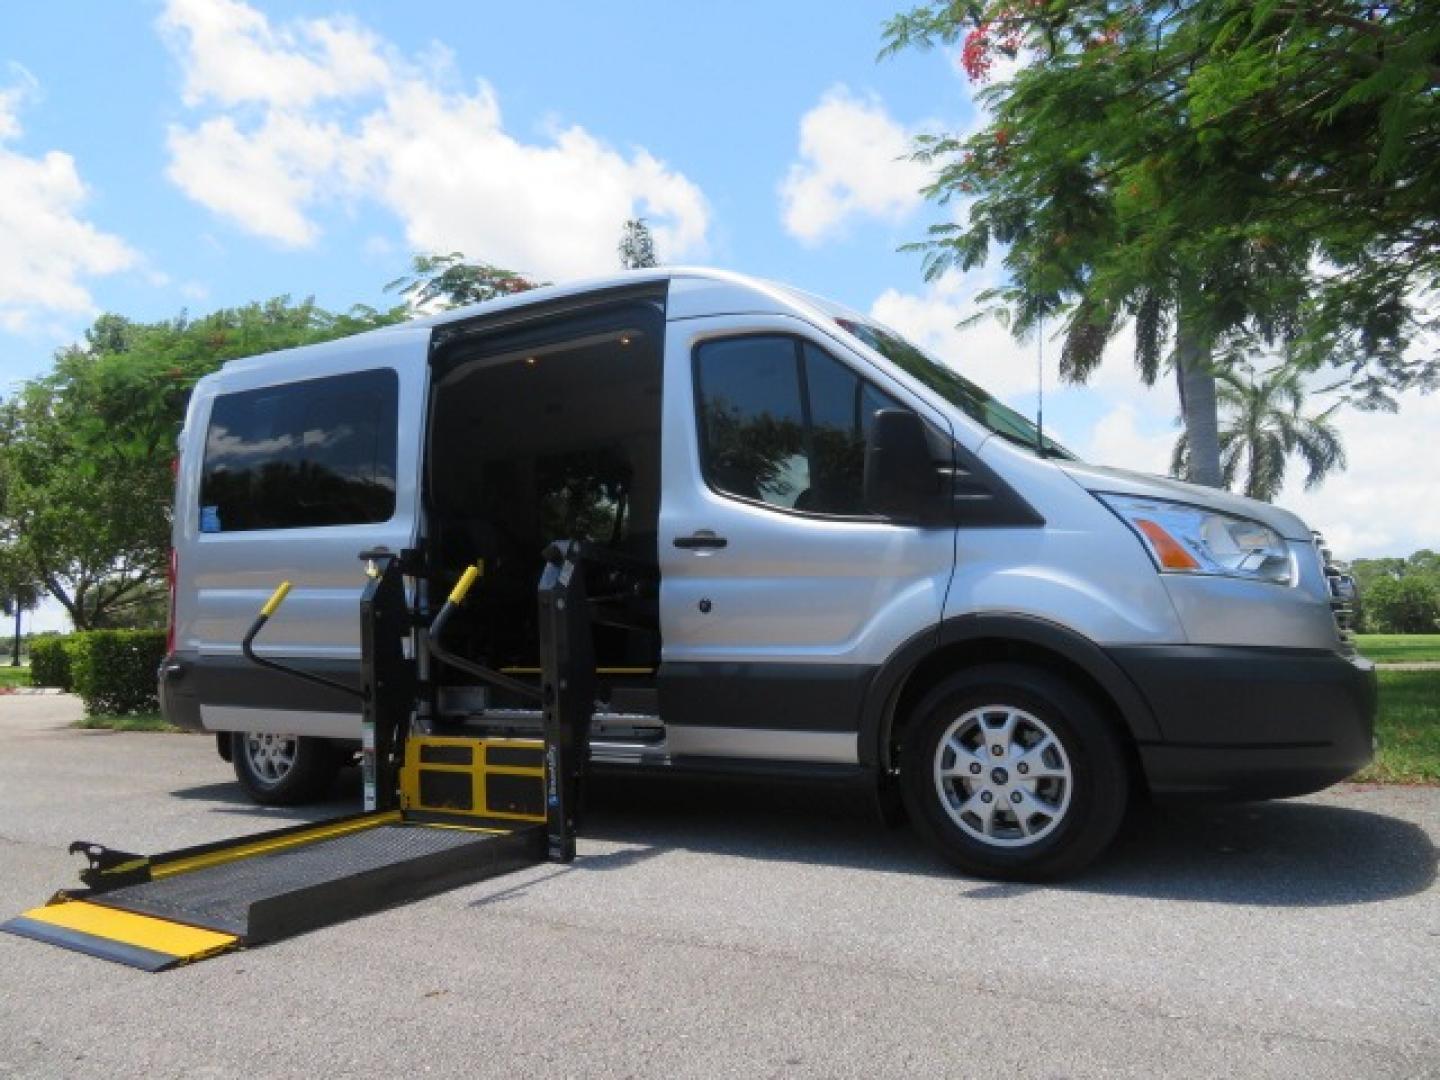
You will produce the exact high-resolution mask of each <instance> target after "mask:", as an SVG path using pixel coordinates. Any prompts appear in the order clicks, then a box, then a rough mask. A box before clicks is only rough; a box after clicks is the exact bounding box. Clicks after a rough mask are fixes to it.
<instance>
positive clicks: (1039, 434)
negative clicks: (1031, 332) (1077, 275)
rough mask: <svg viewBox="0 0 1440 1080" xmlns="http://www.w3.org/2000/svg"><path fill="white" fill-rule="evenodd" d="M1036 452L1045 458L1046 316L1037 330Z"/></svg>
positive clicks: (1041, 319)
mask: <svg viewBox="0 0 1440 1080" xmlns="http://www.w3.org/2000/svg"><path fill="white" fill-rule="evenodd" d="M1035 452H1036V453H1037V454H1039V455H1040V456H1041V457H1042V458H1043V457H1044V456H1045V316H1044V315H1041V316H1040V320H1039V323H1038V324H1037V327H1036V330H1035Z"/></svg>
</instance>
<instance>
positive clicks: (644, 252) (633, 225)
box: [619, 218, 660, 270]
mask: <svg viewBox="0 0 1440 1080" xmlns="http://www.w3.org/2000/svg"><path fill="white" fill-rule="evenodd" d="M619 251H620V265H621V266H622V267H623V268H624V269H626V270H646V269H649V268H650V267H652V266H659V265H660V261H659V260H658V259H657V258H656V257H655V237H654V236H652V235H651V234H650V226H649V225H646V224H645V219H644V218H631V219H630V220H629V221H627V222H625V228H624V230H623V231H622V232H621V234H620V248H619Z"/></svg>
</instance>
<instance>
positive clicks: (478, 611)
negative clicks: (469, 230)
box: [426, 304, 664, 741]
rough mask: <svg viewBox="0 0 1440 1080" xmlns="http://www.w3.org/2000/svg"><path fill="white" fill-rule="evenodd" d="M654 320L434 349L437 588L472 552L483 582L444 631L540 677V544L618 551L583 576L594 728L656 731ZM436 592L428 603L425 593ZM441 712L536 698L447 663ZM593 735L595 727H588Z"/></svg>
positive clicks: (512, 719)
mask: <svg viewBox="0 0 1440 1080" xmlns="http://www.w3.org/2000/svg"><path fill="white" fill-rule="evenodd" d="M663 326H664V324H663V321H662V319H661V317H660V315H659V312H658V311H656V310H655V309H653V308H652V307H650V306H648V305H643V304H642V305H629V306H626V307H622V308H619V309H615V310H611V311H608V312H603V313H601V314H599V315H595V314H591V315H589V316H587V317H585V318H582V319H576V320H575V322H574V323H573V324H572V325H569V326H564V325H563V324H562V326H560V327H557V326H556V325H555V324H554V322H553V321H552V322H551V323H550V324H549V326H548V328H547V331H546V334H545V337H544V338H536V337H528V338H527V335H526V334H525V332H524V331H523V330H521V331H519V332H510V333H502V334H499V335H487V336H486V337H484V338H482V339H480V340H476V341H469V340H466V339H465V338H464V337H463V335H462V336H460V337H459V338H458V339H457V340H455V341H453V342H451V343H449V344H447V345H446V346H444V347H442V349H441V350H439V351H437V355H436V358H435V361H434V363H435V367H436V372H435V379H434V381H433V383H432V385H433V388H434V389H433V398H432V402H431V413H430V427H429V432H430V434H429V442H428V450H429V452H428V453H427V455H426V457H427V468H426V473H427V475H426V495H427V508H428V513H427V533H428V535H427V545H426V549H427V551H428V552H429V553H430V558H429V567H430V572H429V575H428V582H429V589H430V595H431V597H435V598H438V597H442V596H444V595H445V594H446V593H447V592H448V591H449V589H450V587H451V586H452V585H453V583H454V582H455V580H456V579H457V578H458V577H459V576H460V574H461V573H462V572H463V571H464V569H465V567H467V566H469V565H471V564H473V563H475V562H477V561H479V562H480V563H481V564H482V565H483V573H482V576H481V578H480V581H479V582H478V583H477V585H476V586H475V587H474V588H473V589H472V591H471V593H470V596H469V598H468V600H467V602H466V604H465V607H464V609H463V610H462V611H461V612H460V613H459V614H458V615H457V616H456V617H455V618H454V619H453V620H452V622H451V624H450V626H449V627H448V628H447V629H446V642H445V644H446V646H447V647H448V648H449V649H451V650H452V651H454V652H457V653H459V654H461V655H463V656H465V657H467V658H470V659H472V660H474V661H477V662H479V663H481V664H483V665H485V666H486V667H489V668H491V669H493V670H496V671H499V672H501V673H502V674H506V675H509V676H511V677H513V678H516V679H520V680H521V681H524V682H534V683H536V684H537V685H538V682H539V662H540V661H539V625H538V622H539V616H538V608H537V594H536V588H537V584H538V582H539V579H540V574H541V571H542V569H543V557H542V552H543V551H544V549H545V548H546V546H547V545H548V544H550V543H552V542H554V541H561V540H567V539H575V540H582V541H585V542H586V543H587V544H589V545H592V546H594V547H595V548H598V549H600V550H601V551H602V552H610V553H614V554H615V556H616V562H617V563H618V564H619V565H618V566H616V567H612V568H608V569H605V570H597V571H594V572H592V573H591V574H588V575H587V589H588V594H589V603H590V607H591V620H592V626H593V645H594V650H595V658H596V664H597V668H598V671H599V676H600V678H599V683H598V687H599V690H598V692H599V696H600V698H601V701H602V703H603V709H604V710H608V712H602V714H600V715H599V716H598V717H597V727H600V728H608V729H613V730H611V731H610V733H611V734H613V735H615V736H616V737H622V738H624V739H626V740H627V741H628V740H630V739H633V738H640V739H642V740H644V739H658V738H659V737H660V735H661V732H660V728H659V726H658V718H656V716H655V713H656V712H657V709H656V707H655V700H656V694H655V673H656V671H657V669H658V667H659V664H660V626H659V579H658V564H657V553H656V537H657V533H658V528H659V513H660V428H661V379H662V371H663V366H662V341H663ZM431 606H432V607H434V606H436V602H432V605H431ZM431 681H432V683H435V684H438V690H437V694H436V697H435V701H434V705H433V713H432V715H434V716H435V717H436V718H437V723H439V724H440V725H445V724H454V723H465V724H467V725H469V726H476V727H480V728H483V729H486V730H492V731H513V732H520V731H528V730H530V729H532V728H534V727H535V726H536V725H537V724H538V722H539V711H538V709H536V708H535V706H534V705H533V704H530V703H526V702H524V701H523V700H522V699H520V698H519V697H518V695H507V693H506V691H504V690H503V689H497V688H495V687H493V686H485V685H482V684H481V683H480V682H479V680H477V679H475V678H473V677H470V676H467V675H465V674H464V673H462V672H459V671H456V670H452V669H449V668H446V669H445V670H443V671H439V672H434V673H432V678H431ZM593 734H594V735H596V736H597V737H600V736H602V735H603V734H604V732H602V731H601V730H596V731H594V732H593Z"/></svg>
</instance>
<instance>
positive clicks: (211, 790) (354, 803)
mask: <svg viewBox="0 0 1440 1080" xmlns="http://www.w3.org/2000/svg"><path fill="white" fill-rule="evenodd" d="M170 794H171V795H173V796H174V797H175V798H177V799H192V800H194V801H196V802H208V803H212V804H218V805H212V806H210V807H209V808H208V812H209V813H212V814H234V815H237V816H243V817H252V818H253V817H263V818H273V819H274V820H275V821H276V823H277V824H278V825H284V824H286V823H288V822H295V823H297V824H298V823H301V822H306V821H324V820H325V819H326V818H332V817H340V816H341V815H342V814H354V813H356V812H357V811H359V809H360V770H359V769H342V770H340V775H339V776H338V777H337V778H336V780H335V783H333V784H332V785H331V786H330V790H329V792H327V793H326V795H325V801H324V802H318V803H310V804H308V805H305V806H261V805H259V804H258V803H256V802H255V801H254V800H252V799H251V798H250V796H249V795H247V794H245V789H244V788H242V787H241V786H240V784H239V782H238V781H236V780H222V781H219V782H217V783H214V784H197V785H195V786H194V787H187V788H176V789H175V790H174V791H172V792H170Z"/></svg>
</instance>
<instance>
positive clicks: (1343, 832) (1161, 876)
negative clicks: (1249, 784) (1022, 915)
mask: <svg viewBox="0 0 1440 1080" xmlns="http://www.w3.org/2000/svg"><path fill="white" fill-rule="evenodd" d="M1435 874H1436V850H1435V845H1434V844H1433V843H1431V841H1430V838H1429V836H1427V835H1426V833H1425V830H1423V829H1421V828H1420V827H1419V826H1418V825H1413V824H1411V823H1410V822H1408V821H1402V820H1400V819H1398V818H1393V817H1388V816H1386V815H1384V814H1376V813H1372V812H1370V811H1367V810H1357V809H1354V808H1352V807H1347V806H1321V805H1316V804H1315V803H1303V802H1285V801H1281V802H1268V803H1246V804H1240V805H1229V806H1156V807H1152V808H1150V809H1149V811H1148V813H1144V814H1141V815H1136V820H1135V821H1134V822H1132V824H1131V827H1130V829H1129V830H1128V832H1127V834H1126V835H1124V836H1122V837H1121V839H1120V842H1119V843H1118V844H1117V845H1116V847H1115V849H1114V850H1113V851H1112V852H1111V854H1110V856H1109V857H1108V858H1107V859H1105V861H1104V862H1102V863H1101V864H1100V865H1098V866H1097V867H1095V869H1094V870H1093V871H1092V872H1091V873H1089V874H1088V875H1086V877H1085V879H1084V880H1083V881H1081V882H1077V883H1075V884H1074V886H1073V887H1075V888H1080V889H1084V890H1086V891H1089V892H1099V893H1109V894H1113V895H1120V896H1144V897H1150V898H1156V899H1164V900H1203V901H1207V902H1210V903H1221V904H1251V905H1257V906H1264V907H1311V906H1327V905H1335V904H1365V903H1373V902H1375V901H1379V900H1390V899H1394V898H1397V897H1401V896H1411V895H1413V894H1415V893H1418V892H1422V891H1423V890H1424V889H1426V888H1427V887H1429V886H1430V884H1431V883H1432V882H1434V880H1435Z"/></svg>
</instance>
